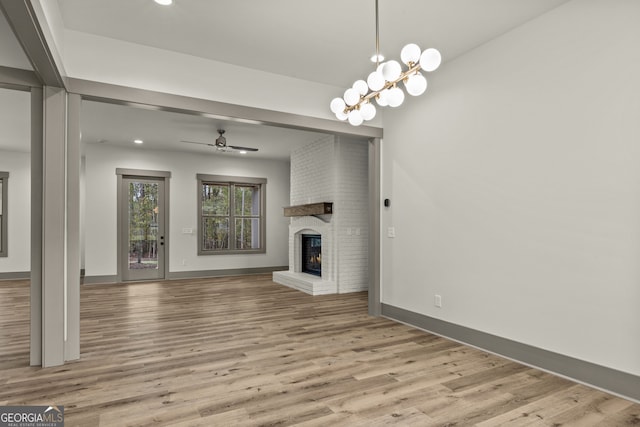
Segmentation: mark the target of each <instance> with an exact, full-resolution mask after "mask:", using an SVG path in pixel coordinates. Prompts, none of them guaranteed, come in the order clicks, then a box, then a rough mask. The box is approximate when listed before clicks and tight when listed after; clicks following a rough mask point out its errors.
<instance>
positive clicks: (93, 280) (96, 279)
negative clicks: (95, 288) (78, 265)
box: [80, 274, 118, 285]
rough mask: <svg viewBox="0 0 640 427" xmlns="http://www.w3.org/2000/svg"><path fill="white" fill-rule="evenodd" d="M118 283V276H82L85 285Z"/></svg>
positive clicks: (82, 282)
mask: <svg viewBox="0 0 640 427" xmlns="http://www.w3.org/2000/svg"><path fill="white" fill-rule="evenodd" d="M117 282H118V276H116V275H115V274H114V275H113V276H80V283H81V284H83V285H106V284H112V283H117Z"/></svg>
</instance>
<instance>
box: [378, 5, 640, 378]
mask: <svg viewBox="0 0 640 427" xmlns="http://www.w3.org/2000/svg"><path fill="white" fill-rule="evenodd" d="M638 17H640V2H638V1H635V0H616V1H613V2H612V1H609V0H574V1H572V2H569V3H567V4H565V5H564V6H561V7H560V8H558V9H555V10H553V11H551V12H549V13H547V14H546V15H543V16H541V17H539V18H538V19H535V20H533V21H531V22H529V23H527V24H525V25H524V26H522V27H519V28H516V29H515V30H513V31H511V32H509V33H507V34H505V35H503V36H501V37H499V38H497V39H495V40H493V41H491V42H489V43H487V44H485V45H483V46H481V47H479V48H478V49H475V50H474V51H471V52H469V53H468V54H466V55H464V56H462V57H459V58H458V59H456V60H454V61H451V62H449V63H445V65H444V66H443V67H442V68H441V69H440V70H438V71H437V72H436V73H434V75H433V76H432V78H431V80H430V82H429V83H430V85H429V89H428V90H427V93H426V94H425V95H424V96H422V97H420V98H417V99H415V98H413V99H410V100H408V102H406V103H405V105H404V106H403V108H402V109H399V110H390V111H388V112H387V113H386V114H385V139H384V142H383V163H384V164H383V197H389V198H390V199H391V208H389V209H384V210H383V211H382V221H383V224H382V226H383V230H385V231H386V227H388V226H395V228H396V234H397V237H396V238H395V239H389V238H386V237H383V242H382V246H383V253H382V260H383V261H382V262H383V284H382V300H383V302H384V303H386V304H391V305H394V306H398V307H401V308H404V309H407V310H411V311H414V312H418V313H421V314H425V315H428V316H432V317H436V318H439V319H443V320H446V321H449V322H453V323H455V324H459V325H463V326H466V327H470V328H474V329H477V330H481V331H484V332H488V333H491V334H495V335H498V336H501V337H505V338H509V339H512V340H515V341H518V342H523V343H526V344H530V345H533V346H537V347H539V348H543V349H547V350H551V351H555V352H559V353H562V354H565V355H569V356H572V357H575V358H579V359H582V360H586V361H589V362H593V363H597V364H600V365H603V366H607V367H611V368H614V369H618V370H621V371H624V372H628V373H631V374H635V375H639V374H640V339H638V337H640V310H639V309H638V301H640V286H639V285H638V284H639V283H640V262H638V260H640V168H639V167H638V165H639V164H640V120H639V117H640V79H638V76H639V75H640V49H638V47H637V43H638V40H640V25H638V22H637V21H638ZM443 54H444V56H445V58H446V52H444V53H443ZM384 235H386V233H385V234H384ZM436 293H437V294H440V295H442V299H443V307H442V308H440V309H438V308H436V307H434V305H433V298H434V294H436Z"/></svg>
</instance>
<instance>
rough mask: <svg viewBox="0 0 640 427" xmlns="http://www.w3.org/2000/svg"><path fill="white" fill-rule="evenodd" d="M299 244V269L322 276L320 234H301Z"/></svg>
mask: <svg viewBox="0 0 640 427" xmlns="http://www.w3.org/2000/svg"><path fill="white" fill-rule="evenodd" d="M301 238H302V241H301V243H302V245H301V249H302V250H301V251H300V252H301V260H300V261H301V264H300V265H301V267H302V268H301V270H302V272H303V273H308V274H313V275H314V276H318V277H321V276H322V251H321V248H322V236H320V235H319V234H303V235H302V236H301Z"/></svg>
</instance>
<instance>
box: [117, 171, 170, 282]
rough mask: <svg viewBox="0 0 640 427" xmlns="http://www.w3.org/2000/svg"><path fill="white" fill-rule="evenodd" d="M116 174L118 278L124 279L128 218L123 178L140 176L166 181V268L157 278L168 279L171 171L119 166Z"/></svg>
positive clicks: (163, 204)
mask: <svg viewBox="0 0 640 427" xmlns="http://www.w3.org/2000/svg"><path fill="white" fill-rule="evenodd" d="M116 175H117V177H118V187H117V188H118V190H117V214H116V216H117V227H118V233H117V234H118V237H117V255H116V256H117V265H118V269H117V274H116V280H117V282H118V283H121V282H122V281H123V273H124V272H123V265H122V257H123V256H124V253H123V248H122V246H123V241H122V235H123V229H124V227H125V221H126V218H125V217H124V216H125V215H124V208H123V206H122V196H123V194H122V183H123V178H140V179H155V180H163V181H164V197H163V199H164V200H163V202H162V210H163V212H164V262H163V265H164V268H163V271H162V276H163V277H162V278H159V279H157V280H166V279H167V277H169V247H170V246H169V244H170V238H169V236H170V232H169V205H170V203H169V195H170V193H171V192H170V191H169V179H170V178H171V172H168V171H156V170H146V169H124V168H117V169H116Z"/></svg>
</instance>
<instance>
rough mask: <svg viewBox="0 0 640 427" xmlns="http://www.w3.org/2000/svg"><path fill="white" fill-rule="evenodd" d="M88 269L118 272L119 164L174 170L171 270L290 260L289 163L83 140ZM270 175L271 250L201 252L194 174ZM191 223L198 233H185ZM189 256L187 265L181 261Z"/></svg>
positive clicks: (279, 263) (278, 263)
mask: <svg viewBox="0 0 640 427" xmlns="http://www.w3.org/2000/svg"><path fill="white" fill-rule="evenodd" d="M85 156H86V159H85V161H86V170H85V174H86V176H85V183H86V184H85V185H86V190H85V206H84V209H85V224H86V229H85V270H86V272H85V274H86V275H87V276H112V275H115V274H116V273H117V259H116V252H117V244H116V231H117V222H116V206H117V197H116V192H117V188H116V187H117V185H116V182H117V177H116V174H115V172H116V168H127V169H147V170H162V171H169V172H171V179H170V180H169V186H170V213H169V214H170V219H169V221H170V222H169V224H170V235H169V237H170V242H169V244H170V250H169V271H170V272H181V271H203V270H204V271H206V270H225V269H235V268H257V267H275V266H286V265H287V264H288V257H287V251H288V227H287V226H288V221H287V219H286V218H285V217H284V216H283V211H282V208H283V207H284V206H288V204H289V163H288V162H287V161H276V160H253V159H250V158H242V159H239V158H234V157H233V156H232V155H221V154H212V155H202V154H198V155H195V154H187V153H179V152H162V151H149V150H144V149H142V147H141V148H140V149H136V148H112V147H109V146H105V145H99V144H87V145H86V146H85ZM198 173H205V174H216V175H231V176H247V177H258V178H267V186H266V194H267V213H266V215H267V229H266V233H267V251H266V253H265V254H254V255H216V256H211V255H208V256H198V255H197V233H195V231H196V230H197V227H198V221H197V180H196V174H198ZM183 228H193V229H194V234H182V229H183ZM182 260H185V264H186V265H182Z"/></svg>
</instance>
